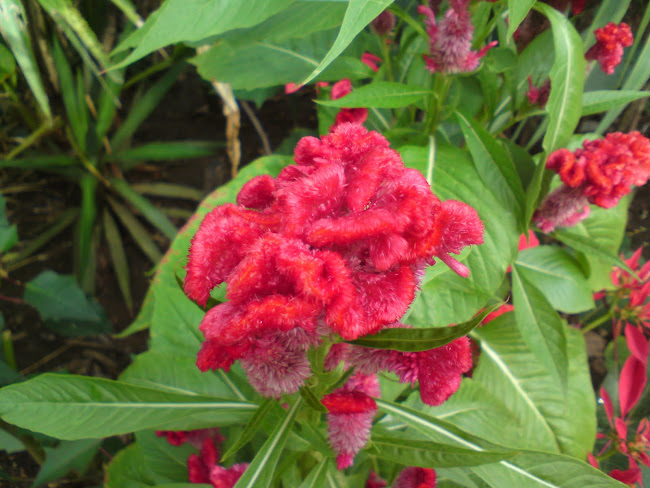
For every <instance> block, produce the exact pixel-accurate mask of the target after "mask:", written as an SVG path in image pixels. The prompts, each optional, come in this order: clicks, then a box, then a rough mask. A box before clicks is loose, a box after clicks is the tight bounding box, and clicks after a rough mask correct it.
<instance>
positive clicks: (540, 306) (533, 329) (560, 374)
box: [512, 265, 569, 392]
mask: <svg viewBox="0 0 650 488" xmlns="http://www.w3.org/2000/svg"><path fill="white" fill-rule="evenodd" d="M512 297H513V302H514V307H515V317H516V319H517V326H518V327H519V330H520V332H521V335H522V337H523V339H524V342H525V343H526V344H527V345H528V347H529V348H530V350H531V351H533V353H534V354H535V356H536V357H537V359H538V360H539V361H540V362H541V363H542V364H543V365H544V366H545V367H546V369H547V370H548V371H550V372H551V373H552V375H553V376H554V377H555V380H556V382H557V384H558V385H559V387H560V388H561V389H562V391H565V392H566V388H567V381H568V379H567V378H568V368H569V365H568V352H567V339H566V330H565V327H566V326H565V324H564V322H563V320H562V319H561V318H560V316H559V315H558V313H557V312H556V311H555V310H554V309H553V307H551V305H550V304H549V303H548V301H547V300H546V298H544V295H542V293H541V292H540V291H539V290H538V289H537V288H535V287H534V286H533V285H532V284H530V283H529V282H528V281H526V279H525V278H523V277H522V275H521V271H520V270H519V268H518V267H517V265H514V266H513V267H512Z"/></svg>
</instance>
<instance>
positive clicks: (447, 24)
mask: <svg viewBox="0 0 650 488" xmlns="http://www.w3.org/2000/svg"><path fill="white" fill-rule="evenodd" d="M468 4H469V0H450V2H449V8H448V9H447V12H446V13H445V16H444V17H443V18H442V19H441V20H440V22H439V23H438V24H436V18H435V14H434V10H433V9H432V8H431V7H427V6H426V5H420V6H419V7H418V13H420V14H421V15H424V16H425V24H426V26H427V34H428V35H429V56H426V55H425V56H424V61H425V62H426V66H427V69H428V70H429V71H431V72H432V73H438V72H440V73H461V72H466V71H473V70H475V69H476V68H477V67H478V63H479V61H480V60H481V58H482V57H483V56H485V54H486V53H487V52H488V51H489V50H490V48H492V47H493V46H495V45H496V44H497V43H496V41H495V42H491V43H490V44H488V45H487V46H485V47H483V48H482V49H481V50H479V51H472V37H473V35H474V25H473V24H472V20H471V18H470V14H469V10H468Z"/></svg>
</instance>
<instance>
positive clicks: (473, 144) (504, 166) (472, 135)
mask: <svg viewBox="0 0 650 488" xmlns="http://www.w3.org/2000/svg"><path fill="white" fill-rule="evenodd" d="M456 118H457V119H458V122H459V123H460V128H461V130H462V131H463V136H464V137H465V142H466V143H467V147H468V149H469V152H470V154H471V155H472V159H473V160H474V166H475V167H476V171H477V173H478V174H479V176H480V177H481V180H482V181H483V184H484V185H485V187H486V188H494V189H495V191H498V192H499V193H498V194H497V196H498V197H499V198H500V199H501V201H503V203H505V204H506V205H507V206H508V207H510V208H512V209H513V210H515V211H517V213H518V214H521V210H522V205H523V202H524V188H523V186H522V184H521V180H520V179H519V175H518V174H517V170H516V169H515V166H514V164H513V162H512V161H511V160H510V158H509V157H508V153H507V152H506V150H505V149H504V148H503V146H501V145H500V144H499V143H498V142H497V140H496V139H495V138H494V137H493V136H492V135H490V133H489V132H487V131H486V130H485V129H483V128H482V127H481V126H480V125H479V124H477V123H476V122H474V121H473V120H472V119H468V118H467V117H465V116H464V115H463V114H461V113H459V112H456Z"/></svg>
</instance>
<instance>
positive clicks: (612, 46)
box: [585, 22, 634, 75]
mask: <svg viewBox="0 0 650 488" xmlns="http://www.w3.org/2000/svg"><path fill="white" fill-rule="evenodd" d="M594 34H595V35H596V44H594V45H593V46H592V47H591V48H590V49H589V51H587V54H585V58H587V59H588V60H589V61H593V60H595V61H598V64H600V68H601V69H602V70H603V71H604V72H605V73H607V74H608V75H611V74H612V73H614V69H615V68H616V66H618V64H619V63H620V62H621V59H622V58H623V48H626V47H629V46H631V45H632V43H633V42H634V37H633V36H632V30H631V29H630V26H629V25H627V24H626V23H624V22H621V23H620V24H618V25H616V24H614V23H613V22H610V23H609V24H607V25H606V26H605V27H601V28H600V29H596V30H595V31H594Z"/></svg>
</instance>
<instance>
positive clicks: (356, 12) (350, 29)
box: [301, 0, 394, 85]
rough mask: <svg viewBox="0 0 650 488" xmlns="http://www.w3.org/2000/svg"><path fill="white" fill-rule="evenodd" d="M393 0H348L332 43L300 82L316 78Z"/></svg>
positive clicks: (307, 81) (304, 82)
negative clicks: (323, 56)
mask: <svg viewBox="0 0 650 488" xmlns="http://www.w3.org/2000/svg"><path fill="white" fill-rule="evenodd" d="M393 1H394V0H350V3H349V4H348V9H347V10H346V11H345V17H343V24H342V25H341V30H340V31H339V35H338V36H337V38H336V41H334V45H333V46H332V47H331V48H330V50H329V52H328V53H327V54H326V55H325V58H323V60H322V61H321V62H320V64H319V65H318V66H317V67H316V68H315V69H314V71H312V73H311V74H310V75H309V76H308V77H307V78H305V79H304V80H303V81H302V82H301V84H302V85H304V84H306V83H309V82H310V81H311V80H313V79H314V78H316V77H317V76H318V75H319V74H320V73H321V72H322V71H323V70H324V69H325V68H327V66H328V65H330V64H331V63H332V61H334V60H335V59H336V58H337V57H339V55H340V54H341V53H342V52H343V51H344V50H345V48H346V47H348V46H349V45H350V43H351V42H352V40H353V39H354V38H355V37H356V36H357V34H359V32H361V30H362V29H363V28H364V27H365V26H367V25H368V24H369V23H370V22H371V21H372V20H373V19H374V18H375V17H377V16H378V15H379V14H380V13H382V12H383V11H384V10H385V9H386V7H388V6H389V5H390V4H391V3H393Z"/></svg>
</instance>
